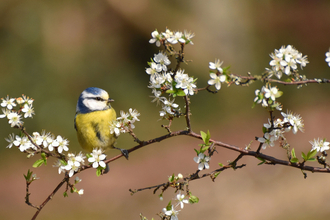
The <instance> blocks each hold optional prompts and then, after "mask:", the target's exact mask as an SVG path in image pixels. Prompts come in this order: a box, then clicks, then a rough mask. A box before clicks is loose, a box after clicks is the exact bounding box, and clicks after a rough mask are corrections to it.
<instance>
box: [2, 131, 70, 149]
mask: <svg viewBox="0 0 330 220" xmlns="http://www.w3.org/2000/svg"><path fill="white" fill-rule="evenodd" d="M30 138H31V139H32V141H33V143H34V144H36V145H37V146H39V147H40V149H41V148H48V150H49V151H53V150H54V148H55V149H56V150H57V152H58V153H62V152H63V150H64V151H68V150H69V148H68V144H69V141H68V140H67V139H64V138H63V137H61V136H60V135H58V136H57V137H56V138H55V137H54V135H51V134H50V133H46V132H45V131H42V133H41V135H40V133H39V132H33V133H32V136H31V137H30ZM5 140H6V141H7V142H8V143H9V145H8V146H7V148H11V147H12V146H13V145H14V146H16V147H18V148H19V150H20V151H21V152H24V151H27V150H29V149H31V150H33V151H36V150H37V149H38V148H37V147H36V145H34V144H33V143H32V142H31V141H30V140H29V138H28V137H27V136H22V137H20V136H18V135H16V137H15V135H13V134H11V135H9V137H8V138H6V139H5Z"/></svg>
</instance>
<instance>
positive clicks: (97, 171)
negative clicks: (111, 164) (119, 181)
mask: <svg viewBox="0 0 330 220" xmlns="http://www.w3.org/2000/svg"><path fill="white" fill-rule="evenodd" d="M102 170H103V168H102V167H98V168H97V169H96V176H100V175H101V174H102Z"/></svg>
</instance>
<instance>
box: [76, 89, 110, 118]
mask: <svg viewBox="0 0 330 220" xmlns="http://www.w3.org/2000/svg"><path fill="white" fill-rule="evenodd" d="M104 92H106V91H104V90H103V89H100V88H97V87H89V88H87V89H85V90H84V91H83V92H82V93H81V94H80V96H79V99H78V103H77V107H76V112H77V113H82V114H85V113H89V112H92V111H93V110H91V109H90V108H88V107H87V106H86V105H85V104H84V103H83V101H84V99H85V98H86V95H88V94H92V95H94V96H97V95H101V94H102V93H104Z"/></svg>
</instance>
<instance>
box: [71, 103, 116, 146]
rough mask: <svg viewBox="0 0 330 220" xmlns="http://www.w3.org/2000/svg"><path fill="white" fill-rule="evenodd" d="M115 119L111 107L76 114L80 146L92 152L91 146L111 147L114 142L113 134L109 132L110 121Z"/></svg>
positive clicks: (114, 113)
mask: <svg viewBox="0 0 330 220" xmlns="http://www.w3.org/2000/svg"><path fill="white" fill-rule="evenodd" d="M114 120H116V112H115V110H114V109H113V108H110V109H107V110H102V111H94V112H90V113H86V114H77V115H76V118H75V125H76V129H77V136H78V141H79V143H80V145H81V147H82V148H84V149H85V150H88V151H90V152H92V150H93V148H102V149H106V148H111V147H113V145H114V144H115V142H116V137H115V135H114V134H110V127H109V126H110V123H111V122H112V121H114Z"/></svg>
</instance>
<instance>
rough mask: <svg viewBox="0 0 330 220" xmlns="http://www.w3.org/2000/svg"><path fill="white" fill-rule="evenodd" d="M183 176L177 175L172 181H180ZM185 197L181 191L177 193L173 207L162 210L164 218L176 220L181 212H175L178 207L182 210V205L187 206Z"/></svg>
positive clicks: (169, 206)
mask: <svg viewBox="0 0 330 220" xmlns="http://www.w3.org/2000/svg"><path fill="white" fill-rule="evenodd" d="M182 178H183V176H182V174H181V173H179V174H178V176H176V177H174V179H176V180H178V179H182ZM186 197H187V196H186V195H185V194H183V192H182V191H179V193H178V194H177V195H176V198H175V199H174V200H175V201H176V204H175V205H168V206H167V207H166V208H163V212H164V214H165V215H166V216H168V217H170V219H171V220H177V219H178V214H179V212H180V211H181V210H176V208H177V207H178V206H180V208H181V209H183V208H184V204H188V203H189V200H188V199H186ZM160 198H161V200H163V197H162V196H161V197H160Z"/></svg>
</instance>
